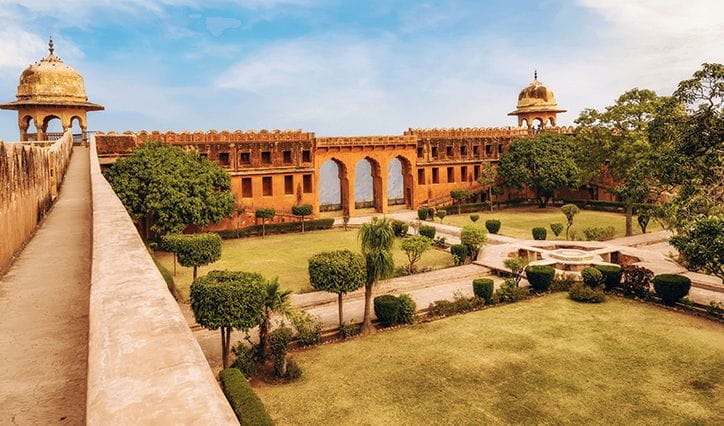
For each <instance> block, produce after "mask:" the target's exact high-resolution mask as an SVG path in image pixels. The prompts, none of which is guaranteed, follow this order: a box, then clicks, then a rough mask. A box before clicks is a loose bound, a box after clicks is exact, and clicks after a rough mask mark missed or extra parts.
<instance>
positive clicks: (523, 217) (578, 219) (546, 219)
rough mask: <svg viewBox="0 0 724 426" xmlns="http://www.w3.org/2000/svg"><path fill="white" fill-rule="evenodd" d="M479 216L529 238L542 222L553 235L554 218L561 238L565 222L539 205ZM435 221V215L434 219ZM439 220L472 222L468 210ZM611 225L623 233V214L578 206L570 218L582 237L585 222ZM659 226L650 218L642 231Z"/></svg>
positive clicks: (636, 231)
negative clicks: (493, 220)
mask: <svg viewBox="0 0 724 426" xmlns="http://www.w3.org/2000/svg"><path fill="white" fill-rule="evenodd" d="M455 211H456V210H455V208H451V209H450V210H448V213H454V212H455ZM478 214H479V215H480V219H479V220H478V222H477V223H478V224H480V225H485V221H486V220H488V219H498V220H500V222H501V227H500V232H499V234H500V235H506V236H508V237H515V238H524V239H532V238H533V236H532V235H531V229H533V228H535V227H537V226H542V227H544V228H546V230H547V231H548V239H549V240H552V239H555V237H554V235H553V231H551V228H550V224H551V223H554V222H560V223H562V224H563V226H564V228H563V232H562V233H561V235H559V236H558V239H561V240H562V239H565V225H566V217H565V216H564V215H563V213H561V209H560V208H553V207H549V208H545V209H539V208H537V207H523V208H515V209H504V210H501V211H496V212H493V213H490V212H482V211H481V212H478ZM436 221H437V222H439V219H438V220H436ZM443 223H445V224H448V225H455V226H460V227H463V226H465V225H470V224H472V223H473V222H472V221H471V220H470V213H467V214H461V215H450V216H445V219H443ZM609 225H611V226H613V227H614V228H616V235H615V237H623V236H624V235H626V216H625V215H624V214H623V213H611V212H600V211H595V210H581V212H580V213H579V214H578V215H576V216H575V218H574V219H573V227H572V228H571V229H572V230H575V231H576V232H578V235H579V237H581V238H583V229H585V228H587V227H589V226H599V227H606V226H609ZM633 225H634V234H640V233H641V229H640V228H639V225H638V222H637V221H636V216H634V218H633ZM660 230H661V226H660V225H659V224H658V223H657V222H656V221H654V220H651V221H650V222H649V226H648V229H647V230H646V232H654V231H660Z"/></svg>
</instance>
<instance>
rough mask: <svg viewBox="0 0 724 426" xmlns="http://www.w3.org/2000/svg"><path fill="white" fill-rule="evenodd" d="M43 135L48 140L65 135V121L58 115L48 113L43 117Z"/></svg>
mask: <svg viewBox="0 0 724 426" xmlns="http://www.w3.org/2000/svg"><path fill="white" fill-rule="evenodd" d="M43 136H44V138H43V139H44V140H46V141H54V140H57V139H60V137H61V136H63V122H62V121H61V120H60V117H58V116H56V115H48V116H46V117H45V118H44V119H43Z"/></svg>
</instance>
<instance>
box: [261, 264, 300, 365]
mask: <svg viewBox="0 0 724 426" xmlns="http://www.w3.org/2000/svg"><path fill="white" fill-rule="evenodd" d="M263 289H264V304H263V312H264V315H263V319H262V321H261V324H259V360H260V361H261V362H264V360H265V359H266V348H267V343H268V336H269V325H270V324H271V316H272V314H275V313H276V314H282V315H284V316H289V315H290V314H291V313H292V311H293V308H292V303H291V297H292V291H291V290H282V288H281V287H280V285H279V279H278V278H277V277H274V278H273V279H271V280H268V281H265V282H264V286H263Z"/></svg>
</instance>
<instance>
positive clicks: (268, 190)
mask: <svg viewBox="0 0 724 426" xmlns="http://www.w3.org/2000/svg"><path fill="white" fill-rule="evenodd" d="M261 191H262V195H263V196H265V197H268V196H271V195H274V191H273V189H272V178H271V176H264V177H262V178H261Z"/></svg>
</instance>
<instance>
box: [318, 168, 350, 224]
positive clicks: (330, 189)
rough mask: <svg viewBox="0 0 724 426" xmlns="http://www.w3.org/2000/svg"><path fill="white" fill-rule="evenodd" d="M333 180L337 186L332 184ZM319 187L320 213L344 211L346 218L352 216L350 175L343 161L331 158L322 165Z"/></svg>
mask: <svg viewBox="0 0 724 426" xmlns="http://www.w3.org/2000/svg"><path fill="white" fill-rule="evenodd" d="M335 175H336V176H335ZM332 180H334V181H336V182H337V185H332V184H330V181H332ZM317 186H318V188H317V190H318V194H319V210H320V211H322V212H324V211H342V214H344V215H345V216H349V215H350V213H351V212H350V211H349V204H350V203H349V173H348V170H347V165H346V164H345V163H344V162H343V161H341V160H339V159H337V158H330V159H328V160H327V161H325V162H324V163H322V165H321V167H320V168H319V179H318V182H317Z"/></svg>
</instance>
